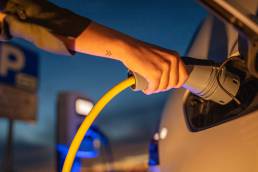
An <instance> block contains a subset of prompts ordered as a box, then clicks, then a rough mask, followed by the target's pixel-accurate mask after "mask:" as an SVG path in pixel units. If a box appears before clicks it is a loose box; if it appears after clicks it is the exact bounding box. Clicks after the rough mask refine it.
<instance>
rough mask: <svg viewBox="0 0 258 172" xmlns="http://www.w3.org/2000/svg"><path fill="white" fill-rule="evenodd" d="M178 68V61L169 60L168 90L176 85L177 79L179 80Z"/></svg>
mask: <svg viewBox="0 0 258 172" xmlns="http://www.w3.org/2000/svg"><path fill="white" fill-rule="evenodd" d="M178 67H179V61H178V59H177V58H174V59H171V68H170V75H169V86H168V89H171V88H174V87H175V86H176V85H177V83H178V78H179V76H178V75H179V71H178Z"/></svg>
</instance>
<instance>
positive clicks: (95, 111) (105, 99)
mask: <svg viewBox="0 0 258 172" xmlns="http://www.w3.org/2000/svg"><path fill="white" fill-rule="evenodd" d="M135 82H136V80H135V77H133V76H131V77H129V78H128V79H126V80H124V81H122V82H120V83H119V84H117V85H116V86H115V87H113V88H112V89H110V90H109V91H108V92H107V93H105V94H104V95H103V96H102V97H101V98H100V99H99V101H98V102H97V103H96V104H95V106H94V107H93V108H92V110H91V111H90V113H89V115H88V116H87V117H86V118H85V120H84V121H83V122H82V124H81V126H80V128H79V129H78V131H77V133H76V135H75V136H74V139H73V141H72V143H71V145H70V148H69V151H68V154H67V156H66V159H65V162H64V166H63V170H62V172H70V171H71V168H72V165H73V161H74V159H75V156H76V153H77V151H78V149H79V147H80V145H81V142H82V140H83V138H84V136H85V134H86V132H87V131H88V129H89V128H90V126H91V125H92V123H93V122H94V121H95V119H96V118H97V116H98V115H99V113H100V112H101V110H102V109H103V108H104V107H105V106H106V105H107V104H108V103H109V102H110V101H111V100H112V99H113V98H114V97H115V96H116V95H118V94H119V93H121V92H122V91H123V90H125V89H126V88H128V87H131V86H133V85H135Z"/></svg>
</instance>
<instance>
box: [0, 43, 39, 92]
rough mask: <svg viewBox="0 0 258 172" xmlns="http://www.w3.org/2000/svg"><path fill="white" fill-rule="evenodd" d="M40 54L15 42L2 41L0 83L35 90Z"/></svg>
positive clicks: (0, 46) (0, 48)
mask: <svg viewBox="0 0 258 172" xmlns="http://www.w3.org/2000/svg"><path fill="white" fill-rule="evenodd" d="M38 68H39V56H38V54H37V53H35V52H33V51H31V50H29V49H26V48H24V47H22V46H20V45H17V44H14V43H0V83H2V84H7V85H10V86H14V87H18V88H22V89H24V90H27V91H33V92H35V91H36V90H37V87H38V77H39V72H38Z"/></svg>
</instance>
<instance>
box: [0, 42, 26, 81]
mask: <svg viewBox="0 0 258 172" xmlns="http://www.w3.org/2000/svg"><path fill="white" fill-rule="evenodd" d="M0 52H1V53H0V56H1V58H0V75H2V76H3V77H4V76H6V75H8V71H10V70H12V71H15V72H19V71H20V70H22V69H23V67H24V65H25V56H24V54H23V52H22V51H20V50H19V49H17V48H14V47H13V46H10V45H8V44H4V45H3V46H2V47H1V51H0ZM10 57H14V59H11V58H10Z"/></svg>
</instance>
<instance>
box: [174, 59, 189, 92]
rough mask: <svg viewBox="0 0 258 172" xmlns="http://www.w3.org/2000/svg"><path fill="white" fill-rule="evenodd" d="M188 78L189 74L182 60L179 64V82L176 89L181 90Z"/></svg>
mask: <svg viewBox="0 0 258 172" xmlns="http://www.w3.org/2000/svg"><path fill="white" fill-rule="evenodd" d="M187 78H188V72H187V70H186V68H185V64H184V63H183V62H182V61H181V60H180V62H179V80H178V83H177V85H176V86H175V88H180V87H181V86H182V85H183V84H184V83H185V81H186V80H187Z"/></svg>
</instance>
